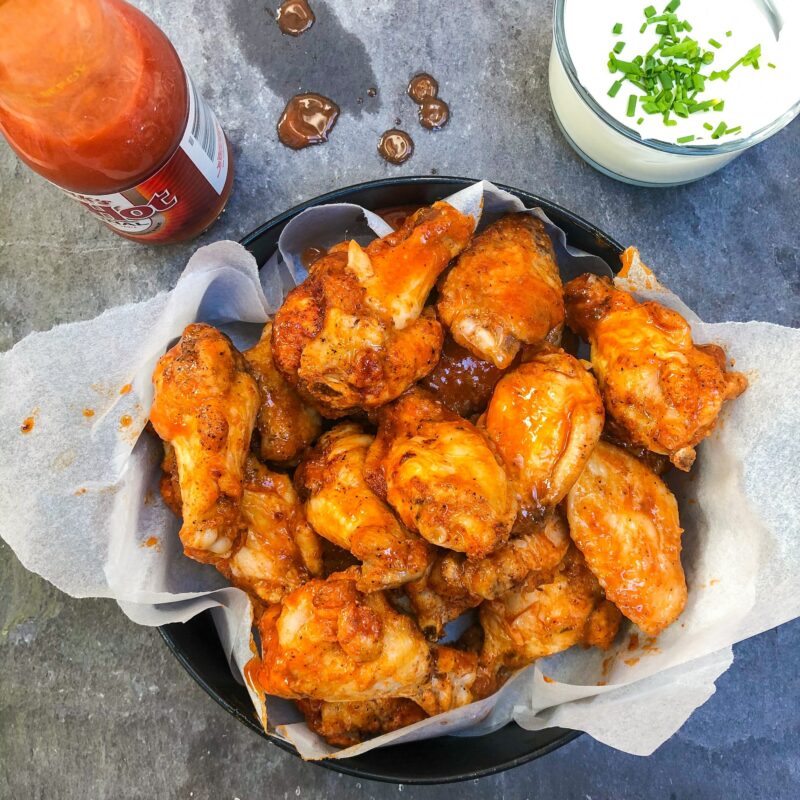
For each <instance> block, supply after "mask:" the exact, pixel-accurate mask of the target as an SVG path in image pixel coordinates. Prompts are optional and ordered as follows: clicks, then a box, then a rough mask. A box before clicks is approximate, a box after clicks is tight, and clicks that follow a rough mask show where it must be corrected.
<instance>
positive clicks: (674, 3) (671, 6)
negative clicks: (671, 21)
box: [664, 0, 681, 14]
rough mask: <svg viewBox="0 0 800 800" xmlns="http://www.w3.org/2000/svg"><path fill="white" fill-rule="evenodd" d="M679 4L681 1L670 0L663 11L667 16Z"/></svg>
mask: <svg viewBox="0 0 800 800" xmlns="http://www.w3.org/2000/svg"><path fill="white" fill-rule="evenodd" d="M680 4H681V0H670V1H669V3H668V4H667V7H666V8H665V9H664V11H666V12H667V13H668V14H671V13H672V12H673V11H675V9H676V8H677V7H678V6H679V5H680Z"/></svg>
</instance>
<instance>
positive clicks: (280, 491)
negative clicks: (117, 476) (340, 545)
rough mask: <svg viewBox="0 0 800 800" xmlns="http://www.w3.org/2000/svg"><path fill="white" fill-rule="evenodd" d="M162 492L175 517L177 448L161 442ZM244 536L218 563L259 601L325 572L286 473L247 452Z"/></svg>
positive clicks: (178, 490) (178, 508)
mask: <svg viewBox="0 0 800 800" xmlns="http://www.w3.org/2000/svg"><path fill="white" fill-rule="evenodd" d="M161 469H162V475H161V496H162V497H163V498H164V502H165V503H166V504H167V506H168V507H169V508H170V509H171V510H172V511H173V513H175V514H176V515H177V516H180V514H181V488H180V483H179V481H178V466H177V463H176V461H175V451H174V450H173V448H172V446H171V445H170V444H167V443H166V442H165V443H164V460H163V461H162V463H161ZM241 507H242V519H241V527H242V535H241V536H240V537H239V540H238V544H237V547H236V549H235V550H234V552H233V553H232V554H231V556H230V557H229V558H227V559H219V560H218V561H217V562H216V567H217V569H218V570H219V571H220V572H221V573H222V574H223V575H225V577H227V578H228V580H230V581H231V582H232V583H233V584H235V585H236V586H238V587H239V588H240V589H244V591H246V592H247V593H248V594H250V595H251V597H252V598H253V599H254V600H256V601H257V602H260V603H278V602H280V599H281V598H282V597H283V596H284V595H285V594H286V593H288V592H290V591H291V590H292V589H296V588H297V587H298V586H301V585H302V584H303V583H305V582H306V581H307V580H309V578H311V577H313V576H318V575H321V574H322V572H323V550H322V540H321V539H320V538H319V536H317V534H316V533H314V531H312V530H311V528H310V526H309V525H308V523H307V522H306V518H305V514H304V513H303V507H302V505H301V504H300V501H299V499H298V497H297V494H296V493H295V490H294V487H293V486H292V481H291V479H290V478H289V476H288V475H283V474H281V473H279V472H273V471H272V470H270V469H267V467H265V466H264V465H263V464H261V463H259V461H258V459H257V458H256V457H255V456H253V455H252V454H251V455H248V457H247V464H246V467H245V475H244V483H243V490H242V501H241Z"/></svg>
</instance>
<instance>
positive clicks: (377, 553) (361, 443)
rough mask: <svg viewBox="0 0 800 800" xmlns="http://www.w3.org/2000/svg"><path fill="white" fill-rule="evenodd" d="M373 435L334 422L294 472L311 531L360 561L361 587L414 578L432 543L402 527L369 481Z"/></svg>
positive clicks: (386, 585)
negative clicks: (367, 470)
mask: <svg viewBox="0 0 800 800" xmlns="http://www.w3.org/2000/svg"><path fill="white" fill-rule="evenodd" d="M372 440H373V437H372V436H370V435H369V434H367V433H364V431H363V430H362V429H361V428H360V427H359V426H358V425H356V424H354V423H342V424H340V425H337V426H336V427H335V428H334V429H333V430H331V431H328V433H326V434H325V435H324V436H322V438H321V439H320V440H319V441H318V442H317V444H316V446H315V447H314V448H313V449H312V450H310V451H309V452H307V453H306V455H305V457H304V459H303V460H302V461H301V462H300V465H299V466H298V468H297V470H296V472H295V484H296V486H297V488H298V490H299V493H300V496H301V498H302V499H303V501H304V503H305V511H306V515H307V517H308V521H309V522H310V523H311V525H312V527H313V528H314V530H316V531H317V533H319V534H320V536H323V537H324V538H326V539H328V540H329V541H331V542H333V543H334V544H336V545H338V546H339V547H343V548H344V549H346V550H349V551H350V552H351V553H352V554H353V555H354V556H355V557H356V558H358V559H359V560H360V561H361V562H362V564H361V570H360V577H359V580H358V588H359V589H361V590H362V591H373V590H375V589H388V588H392V587H396V586H400V585H401V584H403V583H406V582H408V581H411V580H415V579H417V578H419V577H420V576H421V575H422V574H423V573H424V572H425V570H426V568H427V567H428V565H429V564H430V562H431V560H432V558H433V552H432V548H431V547H430V545H429V544H428V543H427V542H425V541H424V540H423V539H421V538H420V537H419V536H417V534H415V533H411V532H410V531H409V530H408V529H406V528H405V527H404V526H403V525H402V524H401V523H400V522H399V521H398V520H397V519H396V518H395V516H394V514H392V512H391V510H390V509H389V507H388V506H387V505H386V504H385V503H384V502H383V500H381V499H380V498H379V497H378V496H377V495H376V494H375V493H374V492H373V491H372V489H370V487H369V486H368V485H367V483H366V481H365V479H364V461H365V458H366V455H367V450H368V449H369V446H370V444H371V443H372Z"/></svg>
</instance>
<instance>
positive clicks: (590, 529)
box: [567, 442, 687, 636]
mask: <svg viewBox="0 0 800 800" xmlns="http://www.w3.org/2000/svg"><path fill="white" fill-rule="evenodd" d="M567 516H568V519H569V527H570V534H571V536H572V539H573V541H574V542H575V544H576V545H577V546H578V548H579V549H580V550H581V552H582V553H583V555H584V556H585V558H586V563H587V564H588V565H589V568H590V569H591V570H592V572H593V573H594V574H595V575H596V576H597V579H598V580H599V581H600V584H601V585H602V587H603V589H604V590H605V592H606V596H607V597H608V599H609V600H611V601H613V602H614V604H615V605H616V606H617V607H618V608H619V610H620V611H622V613H623V614H624V615H625V616H626V617H628V619H630V620H631V621H633V622H635V623H636V624H637V625H638V626H639V627H640V628H641V629H642V630H643V631H644V632H645V633H646V634H648V635H650V636H656V635H658V634H659V633H660V632H661V631H662V630H664V628H666V627H667V626H668V625H670V624H672V623H673V622H674V621H675V620H676V619H677V618H678V616H679V615H680V613H681V611H683V607H684V606H685V605H686V594H687V593H686V580H685V578H684V575H683V567H682V566H681V534H682V533H683V531H682V530H681V527H680V520H679V519H678V504H677V502H676V500H675V497H674V495H673V494H672V492H670V490H669V489H668V488H667V485H666V484H665V483H664V482H663V481H662V480H661V478H659V477H658V476H657V475H656V474H655V473H654V472H653V471H652V470H650V469H649V468H648V467H647V466H646V465H645V464H643V463H642V462H641V461H639V460H638V459H636V458H634V457H633V456H632V455H629V454H628V453H626V452H625V451H624V450H622V449H621V448H619V447H615V446H614V445H612V444H609V443H608V442H600V443H599V444H598V445H597V447H596V448H595V450H594V452H593V453H592V456H591V458H590V459H589V462H588V463H587V465H586V467H585V469H584V470H583V472H582V473H581V476H580V478H578V480H577V481H576V483H575V485H574V486H573V487H572V489H571V490H570V492H569V494H568V495H567Z"/></svg>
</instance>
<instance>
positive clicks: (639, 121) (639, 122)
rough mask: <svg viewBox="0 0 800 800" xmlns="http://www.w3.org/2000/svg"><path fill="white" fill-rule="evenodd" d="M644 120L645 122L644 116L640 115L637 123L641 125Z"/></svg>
mask: <svg viewBox="0 0 800 800" xmlns="http://www.w3.org/2000/svg"><path fill="white" fill-rule="evenodd" d="M643 122H644V117H639V119H637V120H636V124H637V125H641V124H642V123H643Z"/></svg>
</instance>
